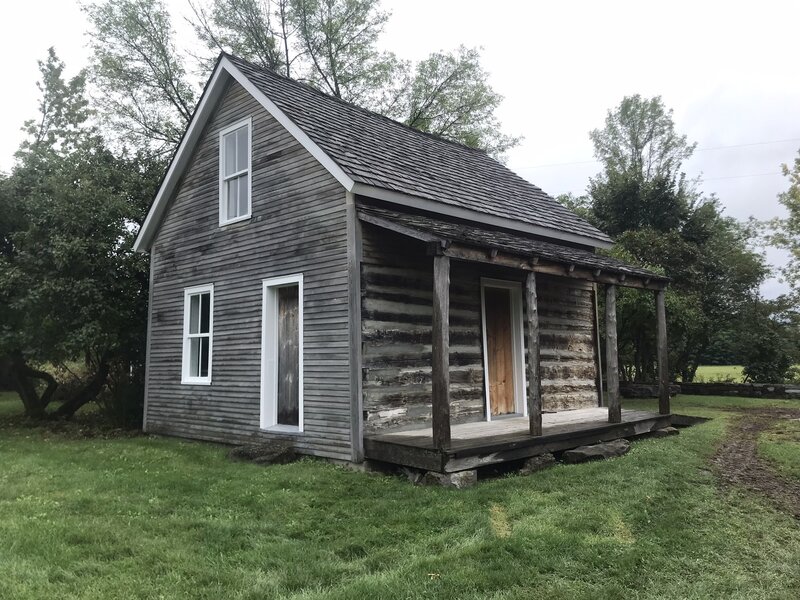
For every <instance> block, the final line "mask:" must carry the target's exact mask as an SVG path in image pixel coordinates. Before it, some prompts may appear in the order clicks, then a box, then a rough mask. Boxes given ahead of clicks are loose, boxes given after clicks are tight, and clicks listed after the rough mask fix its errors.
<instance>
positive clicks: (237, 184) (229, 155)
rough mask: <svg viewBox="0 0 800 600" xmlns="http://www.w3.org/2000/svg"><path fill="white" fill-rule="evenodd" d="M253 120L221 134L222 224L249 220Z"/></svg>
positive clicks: (247, 120)
mask: <svg viewBox="0 0 800 600" xmlns="http://www.w3.org/2000/svg"><path fill="white" fill-rule="evenodd" d="M252 127H253V125H252V120H251V119H245V120H244V121H240V122H239V123H236V124H234V125H231V126H230V127H228V128H227V129H223V130H222V132H220V134H219V224H220V225H225V224H227V223H232V222H235V221H241V220H244V219H249V218H250V182H251V177H250V153H251V148H252V144H251V139H252V138H251V130H252Z"/></svg>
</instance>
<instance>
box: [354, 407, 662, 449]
mask: <svg viewBox="0 0 800 600" xmlns="http://www.w3.org/2000/svg"><path fill="white" fill-rule="evenodd" d="M658 416H659V415H658V413H655V412H647V411H636V410H623V411H622V423H636V422H639V421H647V420H650V419H654V418H657V417H658ZM608 425H610V424H609V423H608V409H607V408H601V407H592V408H581V409H575V410H565V411H560V412H556V413H544V414H543V415H542V436H541V437H539V438H535V439H539V440H542V441H545V440H548V439H553V437H554V436H555V437H558V438H561V437H564V436H568V435H569V434H572V433H579V432H585V431H590V430H592V429H596V428H598V427H605V426H608ZM451 432H452V433H451V439H452V442H451V446H450V448H449V452H450V453H459V451H464V450H470V449H474V448H476V447H487V446H495V445H505V444H513V443H515V442H521V441H530V440H531V439H532V438H531V435H530V422H529V420H528V417H519V416H514V417H500V418H497V417H495V419H494V420H493V421H491V422H486V421H479V422H475V423H462V424H460V425H453V426H452V428H451ZM367 438H368V439H370V440H374V441H376V442H385V443H390V444H396V445H401V446H411V447H415V448H425V449H433V438H432V432H431V428H430V427H428V428H426V429H413V430H408V431H397V432H391V433H382V434H376V435H368V436H367Z"/></svg>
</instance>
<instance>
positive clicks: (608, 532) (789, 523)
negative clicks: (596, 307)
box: [0, 396, 800, 600]
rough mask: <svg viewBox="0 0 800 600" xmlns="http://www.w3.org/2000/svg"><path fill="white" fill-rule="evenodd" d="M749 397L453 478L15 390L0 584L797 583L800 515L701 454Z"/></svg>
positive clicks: (332, 589) (97, 590) (786, 586)
mask: <svg viewBox="0 0 800 600" xmlns="http://www.w3.org/2000/svg"><path fill="white" fill-rule="evenodd" d="M747 402H748V401H744V400H742V399H735V400H734V399H721V398H709V397H702V398H700V397H688V396H684V397H681V398H679V399H677V400H675V401H674V405H673V406H674V409H675V410H676V412H684V413H689V414H695V415H700V416H703V415H704V416H713V417H715V419H714V420H712V421H710V422H707V423H704V424H702V425H698V426H695V427H692V428H689V429H685V430H683V431H682V432H681V435H679V436H675V437H671V438H665V439H660V440H646V441H641V442H636V443H635V444H634V445H633V449H632V450H631V452H630V453H629V454H628V455H626V456H624V457H622V458H618V459H614V460H611V461H606V462H598V463H589V464H584V465H575V466H568V465H560V466H557V467H555V468H553V469H551V470H548V471H544V472H541V473H538V474H535V475H533V476H526V477H523V476H509V477H504V478H499V479H493V480H486V481H482V482H481V483H479V485H478V486H476V487H474V488H472V489H469V490H463V491H457V490H447V489H442V488H421V487H412V486H411V485H410V484H408V483H407V482H406V481H404V480H402V479H400V478H394V477H387V476H382V475H374V474H365V473H358V472H354V471H350V470H347V469H345V468H341V467H336V466H333V465H330V464H327V463H324V462H320V461H314V460H304V461H301V462H299V463H296V464H292V465H285V466H277V467H259V466H256V465H252V464H242V463H232V462H230V461H228V460H227V458H226V450H225V449H224V448H222V447H219V446H214V445H209V444H202V443H192V442H186V441H179V440H174V439H164V438H155V437H146V436H140V437H132V438H112V439H75V436H72V435H66V434H56V433H52V432H49V431H47V430H45V429H40V428H27V427H24V426H23V425H22V424H21V423H20V422H19V420H18V419H17V418H16V417H14V416H12V413H13V412H15V411H16V410H18V408H17V407H16V406H17V404H16V401H12V399H10V398H9V397H8V396H7V397H6V398H5V401H3V400H0V457H2V461H3V467H2V470H0V598H14V599H33V598H36V599H38V598H60V599H66V598H168V599H173V598H213V599H220V598H226V599H227V598H241V599H244V598H252V599H255V598H297V599H300V598H302V599H313V598H341V599H359V598H363V599H370V600H372V599H384V598H404V599H414V598H453V599H456V598H458V599H477V598H490V599H497V600H499V599H503V600H507V599H523V598H524V599H530V598H548V599H557V598H564V599H581V598H586V599H596V598H610V599H613V598H620V599H621V598H638V599H647V598H726V599H729V598H734V599H747V600H752V599H757V598H787V599H795V598H798V597H800V526H798V522H797V521H796V520H794V519H793V518H791V517H789V516H787V515H785V514H782V513H781V512H779V511H778V510H776V509H774V508H772V506H771V505H769V504H768V503H767V502H766V501H764V500H762V499H761V498H758V497H755V496H752V495H750V494H747V493H744V492H733V493H730V492H727V491H721V490H720V489H719V488H718V487H717V485H716V482H715V478H714V475H713V473H712V471H711V467H710V466H709V458H710V456H711V455H712V454H713V452H714V449H715V446H716V445H717V444H718V442H720V440H721V439H722V437H723V436H724V434H725V430H726V423H727V420H728V419H729V418H730V417H731V415H735V414H736V413H735V412H731V411H729V410H721V409H724V408H726V407H733V408H742V409H743V410H746V409H744V408H743V407H744V406H747ZM749 402H755V403H758V404H759V405H766V404H770V405H780V402H781V401H764V402H759V401H755V400H754V401H749ZM645 404H646V403H645V402H641V401H640V402H637V403H636V405H639V406H642V405H645ZM793 448H794V449H792V447H789V448H788V449H787V450H786V452H787V453H788V454H789V455H790V456H792V455H793V456H794V459H793V460H797V457H798V453H800V449H798V448H797V447H796V446H795V447H793Z"/></svg>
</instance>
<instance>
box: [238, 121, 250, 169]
mask: <svg viewBox="0 0 800 600" xmlns="http://www.w3.org/2000/svg"><path fill="white" fill-rule="evenodd" d="M248 137H249V136H248V135H247V127H242V128H241V129H239V130H237V131H236V170H237V171H244V170H245V169H247V163H248V156H249V154H250V148H248V146H249V144H248V143H247V138H248Z"/></svg>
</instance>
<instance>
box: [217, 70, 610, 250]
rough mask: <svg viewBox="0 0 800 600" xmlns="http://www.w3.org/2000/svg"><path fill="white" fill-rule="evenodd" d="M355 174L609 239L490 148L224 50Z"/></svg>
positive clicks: (452, 201) (378, 185)
mask: <svg viewBox="0 0 800 600" xmlns="http://www.w3.org/2000/svg"><path fill="white" fill-rule="evenodd" d="M226 58H227V59H228V60H230V62H231V63H233V65H235V66H236V67H237V68H238V69H239V70H240V71H241V72H242V73H243V74H244V75H245V76H246V77H247V79H248V80H249V81H250V82H252V83H253V84H254V85H255V86H256V87H257V88H258V89H259V90H260V91H261V92H262V93H263V94H264V95H265V96H266V97H268V98H269V99H270V100H271V101H272V102H274V103H275V105H277V107H278V108H279V109H280V110H281V111H283V112H284V113H285V114H286V115H287V116H288V117H289V118H290V119H291V120H292V121H293V122H294V123H295V124H296V125H297V126H298V127H299V128H300V129H301V130H302V131H303V132H304V133H305V134H306V135H308V136H309V138H311V139H312V140H313V141H314V142H315V143H316V144H317V145H318V146H319V147H320V148H321V149H322V150H323V151H324V152H325V153H326V154H327V155H328V156H329V157H330V158H331V159H332V160H333V161H335V162H336V164H337V165H338V166H339V167H341V169H342V170H343V171H344V172H345V173H346V174H347V175H348V176H349V177H351V178H352V179H353V180H354V181H356V182H358V183H363V184H366V185H369V186H374V187H376V188H381V189H385V190H390V191H394V192H398V193H401V194H407V195H410V196H415V197H419V198H424V199H427V200H433V201H435V202H439V203H442V204H445V205H450V206H456V207H461V208H465V209H469V210H472V211H476V212H479V213H484V214H487V215H493V216H496V217H502V218H507V219H513V220H515V221H519V222H523V223H529V224H531V225H536V226H539V227H543V228H546V229H549V230H553V231H562V232H567V233H570V234H575V235H578V236H581V237H585V238H589V239H590V240H596V241H598V242H600V243H601V244H598V245H607V244H608V242H610V241H611V239H610V238H609V237H608V236H607V235H606V234H605V233H603V232H602V231H600V230H598V229H597V228H596V227H594V226H593V225H591V224H590V223H588V222H587V221H585V220H584V219H582V218H580V217H578V216H577V215H576V214H574V213H572V212H571V211H569V210H568V209H567V208H565V207H564V206H562V205H561V204H559V203H558V202H557V201H556V200H555V199H553V198H552V197H551V196H549V195H548V194H546V193H545V192H543V191H542V190H541V189H540V188H538V187H537V186H535V185H533V184H532V183H530V182H528V181H526V180H525V179H523V178H522V177H520V176H519V175H517V174H516V173H514V172H513V171H511V170H510V169H508V168H507V167H505V166H504V165H502V164H501V163H499V162H497V161H496V160H494V159H493V158H491V157H490V156H488V155H487V154H486V153H485V152H483V151H481V150H476V149H473V148H469V147H467V146H464V145H462V144H457V143H455V142H451V141H448V140H444V139H442V138H439V137H437V136H433V135H429V134H425V133H422V132H419V131H417V130H415V129H412V128H410V127H407V126H406V125H403V124H402V123H398V122H396V121H393V120H391V119H388V118H386V117H383V116H381V115H378V114H376V113H373V112H370V111H367V110H364V109H362V108H359V107H357V106H354V105H352V104H348V103H347V102H343V101H341V100H339V99H337V98H334V97H332V96H328V95H326V94H324V93H322V92H320V91H318V90H316V89H314V88H312V87H310V86H308V85H305V84H303V83H299V82H297V81H294V80H292V79H288V78H286V77H283V76H281V75H278V74H276V73H274V72H272V71H269V70H266V69H263V68H260V67H258V66H256V65H253V64H251V63H249V62H247V61H244V60H241V59H239V58H236V57H234V56H230V55H226Z"/></svg>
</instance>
